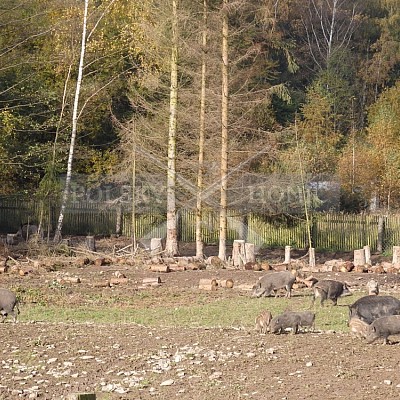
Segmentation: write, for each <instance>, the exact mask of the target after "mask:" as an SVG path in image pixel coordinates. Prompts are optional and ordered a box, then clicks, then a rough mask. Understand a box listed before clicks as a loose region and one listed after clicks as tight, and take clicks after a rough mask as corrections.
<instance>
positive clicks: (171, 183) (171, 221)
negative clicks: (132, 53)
mask: <svg viewBox="0 0 400 400" xmlns="http://www.w3.org/2000/svg"><path fill="white" fill-rule="evenodd" d="M177 28H178V11H177V0H172V48H171V87H170V107H169V132H168V167H167V238H166V242H165V253H166V255H167V256H174V255H176V254H178V239H177V229H176V226H177V224H176V193H175V188H176V169H175V164H176V160H175V156H176V113H177V107H178V30H177Z"/></svg>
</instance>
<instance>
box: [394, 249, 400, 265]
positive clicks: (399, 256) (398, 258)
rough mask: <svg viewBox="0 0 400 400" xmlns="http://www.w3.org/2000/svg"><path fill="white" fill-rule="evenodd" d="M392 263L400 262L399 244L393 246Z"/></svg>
mask: <svg viewBox="0 0 400 400" xmlns="http://www.w3.org/2000/svg"><path fill="white" fill-rule="evenodd" d="M392 263H393V264H400V246H393V255H392Z"/></svg>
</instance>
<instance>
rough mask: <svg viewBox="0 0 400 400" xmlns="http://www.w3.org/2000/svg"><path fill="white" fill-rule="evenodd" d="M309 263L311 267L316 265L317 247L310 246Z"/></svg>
mask: <svg viewBox="0 0 400 400" xmlns="http://www.w3.org/2000/svg"><path fill="white" fill-rule="evenodd" d="M308 256H309V257H308V263H309V264H310V267H311V268H314V267H315V248H314V247H310V248H309V255H308Z"/></svg>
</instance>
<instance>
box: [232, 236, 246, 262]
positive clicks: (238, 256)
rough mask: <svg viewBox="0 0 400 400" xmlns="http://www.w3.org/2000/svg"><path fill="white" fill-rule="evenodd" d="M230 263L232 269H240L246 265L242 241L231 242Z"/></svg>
mask: <svg viewBox="0 0 400 400" xmlns="http://www.w3.org/2000/svg"><path fill="white" fill-rule="evenodd" d="M232 261H233V266H234V267H241V266H242V265H244V264H245V263H246V248H245V242H244V240H234V241H233V247H232Z"/></svg>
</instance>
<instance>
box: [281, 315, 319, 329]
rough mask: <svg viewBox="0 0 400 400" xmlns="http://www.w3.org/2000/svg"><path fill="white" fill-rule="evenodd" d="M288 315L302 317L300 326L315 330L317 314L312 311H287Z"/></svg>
mask: <svg viewBox="0 0 400 400" xmlns="http://www.w3.org/2000/svg"><path fill="white" fill-rule="evenodd" d="M287 313H294V314H297V315H298V316H299V317H300V326H301V327H302V328H311V330H312V331H314V330H315V313H313V312H311V311H287Z"/></svg>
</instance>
